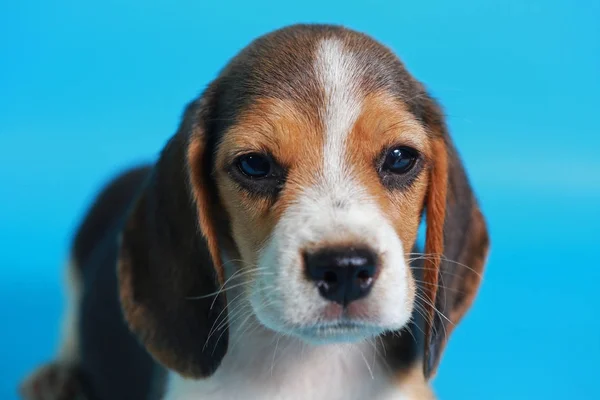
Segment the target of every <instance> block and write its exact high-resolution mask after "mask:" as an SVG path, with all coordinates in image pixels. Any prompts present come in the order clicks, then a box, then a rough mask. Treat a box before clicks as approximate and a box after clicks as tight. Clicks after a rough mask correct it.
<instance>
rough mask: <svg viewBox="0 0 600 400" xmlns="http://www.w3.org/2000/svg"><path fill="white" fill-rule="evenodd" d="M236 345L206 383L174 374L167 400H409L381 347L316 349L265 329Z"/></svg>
mask: <svg viewBox="0 0 600 400" xmlns="http://www.w3.org/2000/svg"><path fill="white" fill-rule="evenodd" d="M258 330H259V331H260V332H256V331H255V333H253V334H248V333H246V334H245V335H244V340H243V341H242V340H237V341H236V340H235V339H234V338H232V339H234V340H232V341H231V342H230V349H229V352H228V353H227V355H226V356H225V358H224V359H223V362H222V364H221V366H220V367H219V369H218V370H217V371H216V372H215V374H214V375H213V376H211V377H210V378H208V379H204V380H189V379H184V378H182V377H180V376H179V375H177V374H174V373H171V374H170V376H169V383H168V388H167V394H166V396H165V399H166V400H203V399H215V400H225V399H247V400H253V399H257V400H258V399H261V400H262V399H281V400H307V399H314V400H319V399H327V400H337V399H339V400H342V399H343V400H353V399H356V400H364V399H385V400H388V399H389V400H392V399H394V400H409V399H411V400H412V399H416V398H417V397H414V396H412V395H409V394H408V393H407V392H406V391H404V390H402V387H401V385H399V383H398V382H394V381H393V380H392V379H390V376H389V374H388V373H387V372H386V370H385V367H384V364H383V363H382V362H381V360H380V358H379V356H378V354H379V352H380V350H379V349H377V350H376V349H375V343H362V344H335V345H321V346H310V345H306V344H303V343H301V342H299V341H298V340H296V339H293V338H289V337H284V336H275V335H274V334H272V333H267V332H266V331H265V330H263V329H262V328H259V329H258Z"/></svg>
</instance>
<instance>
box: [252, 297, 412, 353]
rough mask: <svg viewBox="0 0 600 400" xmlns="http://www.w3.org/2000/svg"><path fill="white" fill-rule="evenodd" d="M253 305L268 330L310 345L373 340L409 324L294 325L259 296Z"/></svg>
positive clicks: (347, 320)
mask: <svg viewBox="0 0 600 400" xmlns="http://www.w3.org/2000/svg"><path fill="white" fill-rule="evenodd" d="M250 304H251V306H252V310H253V312H254V315H255V316H256V318H257V320H258V322H259V323H260V324H262V325H263V326H264V327H265V328H267V329H269V330H271V331H273V332H274V333H276V334H282V335H286V336H290V337H295V338H297V339H299V340H301V341H302V342H305V343H307V344H310V345H326V344H342V343H358V342H362V341H365V340H370V339H373V338H375V337H377V336H379V335H382V334H383V333H385V332H387V331H395V330H399V329H401V328H403V326H404V325H405V324H399V326H393V327H386V326H381V325H377V324H375V323H370V322H365V321H360V320H356V319H352V318H347V317H341V318H338V319H336V320H330V321H324V320H323V319H322V318H315V321H314V322H311V321H307V322H306V323H303V324H297V323H294V324H291V323H288V322H286V321H285V320H284V319H283V318H282V317H281V315H279V313H278V312H277V310H276V308H275V307H273V308H270V307H265V306H264V304H265V303H264V301H263V300H262V299H260V298H258V296H250ZM407 322H408V321H407Z"/></svg>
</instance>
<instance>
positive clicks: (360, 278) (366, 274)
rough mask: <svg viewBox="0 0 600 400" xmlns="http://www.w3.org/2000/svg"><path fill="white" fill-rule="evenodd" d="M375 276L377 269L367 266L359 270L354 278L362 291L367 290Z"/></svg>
mask: <svg viewBox="0 0 600 400" xmlns="http://www.w3.org/2000/svg"><path fill="white" fill-rule="evenodd" d="M374 275H375V267H370V266H367V267H363V268H359V269H357V270H356V272H355V276H354V278H355V279H356V281H357V283H358V285H359V286H360V288H361V289H367V288H368V287H369V286H371V284H372V283H373V276H374Z"/></svg>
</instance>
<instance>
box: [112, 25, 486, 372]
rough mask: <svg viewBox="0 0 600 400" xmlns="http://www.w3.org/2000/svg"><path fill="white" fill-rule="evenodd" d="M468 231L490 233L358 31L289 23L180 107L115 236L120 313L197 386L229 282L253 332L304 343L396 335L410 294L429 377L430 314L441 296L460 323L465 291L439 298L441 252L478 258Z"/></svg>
mask: <svg viewBox="0 0 600 400" xmlns="http://www.w3.org/2000/svg"><path fill="white" fill-rule="evenodd" d="M425 209H426V210H427V225H428V227H427V242H426V253H428V254H429V255H428V256H427V257H426V259H427V262H426V264H425V265H424V266H423V268H424V271H425V273H424V276H423V278H424V279H423V281H422V282H421V281H419V282H417V280H415V278H414V277H413V272H412V271H411V268H410V259H411V255H412V254H411V251H412V248H413V245H414V243H415V240H416V236H417V230H418V226H419V223H420V220H421V216H422V214H423V212H424V210H425ZM467 209H468V210H471V213H470V214H468V213H467V214H465V213H463V211H465V210H467ZM454 210H459V214H460V215H455V214H454ZM465 220H468V221H474V220H477V221H479V222H478V223H479V225H478V226H480V228H481V229H480V231H478V232H476V233H472V232H471V231H468V230H461V229H462V228H464V227H467V228H469V227H471V222H469V223H468V224H467V225H465V223H464V221H465ZM444 232H446V233H448V232H452V236H451V237H450V236H448V235H446V237H444ZM473 235H479V236H485V225H484V223H483V219H482V217H481V214H480V213H479V212H478V211H477V207H476V203H475V200H474V198H473V195H472V193H471V190H470V188H469V185H468V182H467V180H466V177H465V175H464V172H463V170H462V167H461V166H460V162H459V161H458V158H457V157H456V154H455V152H454V150H453V148H452V146H451V143H450V139H449V137H448V135H447V133H446V130H445V128H444V125H443V120H442V115H441V113H440V111H439V110H438V108H437V106H436V105H435V103H434V102H433V100H432V99H431V98H430V97H429V96H428V95H427V93H426V92H425V91H424V89H423V87H422V86H421V85H420V84H419V83H418V82H417V81H415V80H414V79H413V78H412V77H411V76H410V75H409V74H408V72H406V70H405V69H404V67H403V65H402V64H401V62H400V61H399V60H398V59H397V58H396V57H395V56H394V55H393V54H392V53H391V52H390V51H389V50H388V49H386V48H385V47H383V46H381V45H380V44H378V43H376V42H375V41H373V40H372V39H370V38H368V37H366V36H364V35H362V34H359V33H356V32H352V31H349V30H345V29H343V28H339V27H331V26H305V25H303V26H294V27H290V28H286V29H283V30H279V31H276V32H274V33H272V34H269V35H266V36H264V37H262V38H259V39H258V40H256V41H255V42H253V43H252V44H251V45H250V46H248V47H247V48H246V49H245V50H243V51H242V52H241V53H240V54H239V55H238V56H237V57H236V58H234V59H233V60H232V61H231V63H230V64H229V65H228V66H227V67H226V68H225V69H224V70H223V72H222V73H221V75H220V76H219V77H218V78H217V79H216V80H215V81H214V82H213V83H212V84H211V85H210V86H209V88H208V89H207V90H206V92H205V93H204V94H203V96H202V97H201V98H200V99H199V100H197V101H195V102H193V103H192V104H191V105H190V106H189V107H188V109H187V111H186V113H185V115H184V119H183V122H182V124H181V127H180V129H179V131H178V133H177V134H176V135H175V137H174V138H173V139H172V140H171V141H170V142H169V144H168V145H167V146H166V148H165V150H164V151H163V153H162V155H161V157H160V160H159V162H158V163H157V166H156V168H155V171H154V176H153V177H152V178H151V179H150V180H149V182H148V184H147V188H146V190H145V191H144V193H142V195H141V197H140V199H139V201H138V203H137V205H136V206H135V207H134V209H133V210H132V213H131V216H130V217H129V220H128V223H127V226H126V229H125V231H124V235H123V244H122V250H121V259H120V267H119V273H120V281H121V300H122V304H123V309H124V313H125V316H126V319H127V320H128V322H129V325H130V327H131V329H132V330H133V331H134V332H135V333H136V334H138V335H139V336H140V338H141V339H142V342H143V343H144V344H145V345H146V347H147V348H148V350H149V351H150V352H151V353H152V354H153V355H154V356H155V357H156V359H157V360H159V361H160V362H162V363H163V364H165V365H166V366H168V367H170V368H172V369H174V370H176V371H178V372H179V373H181V374H183V375H189V376H196V377H200V376H206V375H209V374H211V373H212V372H213V371H214V370H215V369H216V368H217V367H218V365H219V362H220V361H221V359H222V358H223V356H224V354H225V352H226V350H227V336H228V333H227V331H226V329H227V328H226V325H227V324H222V322H223V321H226V318H227V310H226V304H227V300H226V298H227V291H226V289H227V287H225V288H224V289H225V290H222V291H219V288H221V287H222V285H224V284H225V283H226V282H227V283H229V282H232V284H235V285H238V284H239V286H241V287H242V291H241V296H242V299H243V301H246V302H247V303H248V304H249V305H250V307H251V310H252V312H253V313H254V315H255V316H256V317H257V319H258V320H259V321H260V322H261V323H262V324H263V325H264V326H266V327H267V328H269V329H272V330H274V331H277V332H281V333H286V334H289V335H293V336H296V337H298V338H300V339H302V340H304V341H307V342H311V343H316V344H319V343H328V342H342V341H358V340H362V339H365V338H369V337H373V336H377V335H381V334H384V333H385V332H393V331H398V330H400V329H402V328H403V327H405V326H406V325H407V323H408V322H409V321H410V319H411V316H412V315H413V311H414V307H415V302H416V300H415V292H416V288H417V284H422V286H423V299H424V301H425V304H424V311H425V313H426V322H427V323H426V325H427V327H426V328H427V331H426V333H427V335H426V336H427V338H426V344H427V346H426V348H427V349H429V350H427V351H426V360H430V361H427V362H426V363H425V365H426V366H425V369H426V370H425V373H426V375H429V373H430V371H431V370H433V368H434V367H435V365H437V360H438V359H439V355H440V352H441V349H442V344H443V343H444V341H445V340H444V338H442V337H440V335H443V333H444V330H443V329H441V325H444V327H445V324H444V323H445V322H446V320H442V321H439V320H438V319H437V317H436V314H435V313H434V311H433V310H434V307H433V305H434V304H438V303H439V301H440V299H443V300H444V305H446V304H448V301H447V300H448V299H449V298H450V299H451V300H453V302H452V305H451V306H450V308H446V309H445V310H446V311H447V312H448V313H450V318H451V319H452V318H453V319H454V321H453V323H454V322H457V321H458V319H459V318H460V316H462V314H463V313H464V311H465V310H466V308H468V305H469V304H470V301H471V298H472V297H473V295H474V293H475V290H476V287H477V285H478V282H477V281H475V280H473V279H470V278H469V277H467V278H469V279H467V280H468V282H469V284H468V285H467V284H465V280H461V279H459V280H456V281H454V284H453V287H448V286H447V285H444V287H442V286H440V285H438V280H439V277H440V274H443V273H444V271H445V270H444V268H445V269H448V270H451V269H452V268H453V265H455V264H452V263H447V264H444V263H441V260H442V259H445V257H444V254H445V253H444V251H445V250H444V249H445V247H446V248H450V249H454V248H456V249H458V250H456V252H455V253H456V254H455V253H452V254H451V257H455V259H456V258H460V257H461V256H463V255H464V254H468V255H471V254H474V252H475V253H477V254H478V255H479V253H481V254H484V253H485V250H486V248H487V247H486V246H487V242H485V240H483V241H482V240H481V239H479V236H478V238H476V239H472V238H471V237H472V236H473ZM448 242H451V244H452V243H455V245H454V246H452V245H451V246H448ZM484 242H485V243H484ZM465 246H467V247H468V248H465ZM223 254H227V255H228V256H230V257H234V258H236V259H240V260H241V262H240V263H238V267H237V268H239V269H238V270H234V271H231V270H230V269H228V268H224V266H223V263H222V261H221V256H222V255H223ZM481 264H482V265H483V262H482V263H481ZM482 265H481V266H475V269H477V268H479V269H481V268H482ZM440 268H442V269H440ZM236 276H237V277H238V278H239V280H233V279H234V278H236ZM446 288H449V289H450V290H452V291H453V293H454V291H456V292H459V291H460V292H461V293H463V295H462V296H461V298H460V299H454V297H452V296H451V295H450V293H446ZM215 292H218V294H216V295H214V296H209V297H206V298H205V299H195V300H190V298H191V297H197V296H198V295H202V294H211V293H215ZM441 292H443V293H441ZM440 293H441V294H440ZM231 300H232V299H230V301H231ZM436 308H437V309H438V310H439V309H440V308H439V304H438V307H436ZM452 313H454V314H452ZM215 324H217V325H220V326H221V328H222V330H223V332H222V333H221V334H219V335H213V334H211V333H212V332H211V331H212V327H214V326H215ZM436 324H437V325H439V326H436ZM440 324H441V325H440ZM446 331H447V330H446Z"/></svg>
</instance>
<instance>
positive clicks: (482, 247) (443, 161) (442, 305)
mask: <svg viewBox="0 0 600 400" xmlns="http://www.w3.org/2000/svg"><path fill="white" fill-rule="evenodd" d="M424 111H425V112H424V119H425V123H426V125H428V128H429V129H430V131H432V133H433V134H434V135H435V137H436V138H435V139H434V142H433V166H432V168H431V169H430V177H429V188H428V192H427V199H426V214H427V230H426V241H425V253H426V257H425V261H424V267H423V269H424V272H423V281H424V282H425V284H424V288H423V291H424V293H423V294H424V296H425V299H426V302H427V303H429V304H425V308H426V309H427V311H428V315H426V317H427V319H426V321H425V352H424V364H423V368H424V373H425V377H426V378H430V377H431V376H433V375H434V374H435V371H436V368H437V366H438V363H439V360H440V356H441V354H442V352H443V350H444V347H445V345H446V342H447V340H448V337H449V336H450V333H451V332H452V330H453V329H454V327H455V326H456V325H457V324H458V323H459V322H460V320H461V318H462V317H463V315H464V314H465V313H466V311H467V310H468V309H469V307H470V306H471V303H472V302H473V299H474V298H475V295H476V293H477V289H478V288H479V284H480V281H481V275H482V273H483V269H484V264H485V262H486V258H487V252H488V248H489V238H488V233H487V228H486V224H485V220H484V218H483V215H482V214H481V212H480V210H479V206H478V204H477V200H476V199H475V196H474V194H473V191H472V189H471V186H470V184H469V180H468V178H467V175H466V173H465V170H464V168H463V166H462V163H461V161H460V158H459V156H458V154H457V152H456V149H455V148H454V145H453V143H452V141H451V138H450V136H449V134H448V132H447V129H446V126H445V123H444V121H443V117H442V113H441V110H440V109H439V107H438V105H437V104H436V103H435V102H434V101H433V100H431V99H428V100H427V104H425V107H424ZM433 304H435V309H434V308H433V307H432V305H433Z"/></svg>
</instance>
